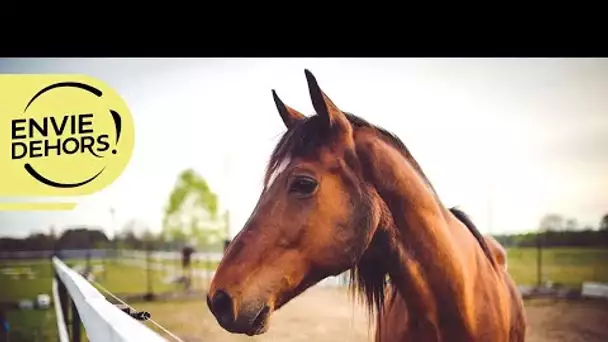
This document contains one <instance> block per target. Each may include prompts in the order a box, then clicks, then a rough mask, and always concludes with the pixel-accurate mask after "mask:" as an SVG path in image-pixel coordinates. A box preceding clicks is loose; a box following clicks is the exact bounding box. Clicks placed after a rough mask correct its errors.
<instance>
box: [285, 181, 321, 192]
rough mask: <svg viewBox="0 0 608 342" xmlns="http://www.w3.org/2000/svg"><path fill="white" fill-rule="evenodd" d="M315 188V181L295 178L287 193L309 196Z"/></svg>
mask: <svg viewBox="0 0 608 342" xmlns="http://www.w3.org/2000/svg"><path fill="white" fill-rule="evenodd" d="M316 188H317V181H316V180H314V179H312V178H310V177H297V178H296V179H295V180H294V181H293V182H291V185H290V186H289V192H297V193H300V194H302V195H309V194H311V193H312V192H313V191H315V189H316Z"/></svg>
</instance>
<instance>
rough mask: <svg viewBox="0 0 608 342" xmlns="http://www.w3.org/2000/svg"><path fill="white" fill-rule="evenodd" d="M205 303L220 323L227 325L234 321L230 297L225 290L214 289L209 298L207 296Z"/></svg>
mask: <svg viewBox="0 0 608 342" xmlns="http://www.w3.org/2000/svg"><path fill="white" fill-rule="evenodd" d="M207 305H208V306H209V309H210V310H211V312H212V313H213V314H214V315H215V316H216V317H217V319H218V320H219V321H220V323H222V324H224V325H229V324H231V323H233V322H234V320H235V317H234V306H233V303H232V298H231V297H230V295H228V294H227V293H226V292H225V291H222V290H219V291H216V292H215V295H213V298H211V299H209V296H207Z"/></svg>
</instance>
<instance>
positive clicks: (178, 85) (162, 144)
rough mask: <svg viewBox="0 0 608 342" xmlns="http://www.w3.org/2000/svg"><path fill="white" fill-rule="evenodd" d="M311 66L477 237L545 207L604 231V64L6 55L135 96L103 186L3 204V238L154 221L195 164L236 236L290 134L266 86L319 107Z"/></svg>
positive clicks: (607, 116)
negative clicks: (64, 208)
mask: <svg viewBox="0 0 608 342" xmlns="http://www.w3.org/2000/svg"><path fill="white" fill-rule="evenodd" d="M304 68H308V69H310V70H311V71H312V72H313V73H314V74H315V76H316V77H317V80H318V81H319V84H320V85H321V88H322V89H323V90H324V91H325V92H326V93H327V94H328V95H329V96H330V97H331V98H332V99H333V100H334V102H335V103H336V104H337V105H338V106H339V107H341V108H342V109H343V110H345V111H350V112H353V113H354V114H356V115H359V116H361V117H363V118H365V119H367V120H368V121H370V122H372V123H374V124H377V125H380V126H382V127H384V128H387V129H388V130H390V131H393V132H394V133H396V134H397V135H398V136H399V137H400V138H401V139H402V140H403V141H404V143H405V144H406V145H407V146H408V147H409V149H410V150H411V151H412V153H413V155H414V157H415V158H416V159H417V160H418V161H419V163H420V164H421V166H422V168H423V169H424V170H425V172H426V174H427V175H428V176H429V178H430V180H431V182H432V183H433V185H434V186H435V188H436V189H437V191H438V192H439V195H440V197H441V198H442V200H443V201H444V203H445V204H446V205H449V206H454V205H458V206H460V207H461V208H463V209H464V210H465V211H467V212H469V214H470V215H471V216H472V218H473V219H474V221H475V222H476V223H477V224H478V226H479V228H480V230H481V231H482V232H485V233H487V232H489V231H491V232H493V233H502V232H519V231H527V230H531V229H535V228H536V227H537V225H538V222H539V220H540V218H541V216H543V215H544V214H546V213H548V212H557V213H560V214H563V215H565V216H566V217H573V218H576V219H577V220H578V221H579V223H581V224H590V225H593V226H597V224H598V222H599V220H600V217H601V216H602V215H603V214H604V213H606V212H608V191H606V189H608V177H606V175H607V174H608V172H607V171H608V96H607V95H608V94H607V92H606V91H607V90H608V60H606V59H354V58H352V59H279V58H276V59H130V60H120V59H59V60H58V59H4V60H0V72H2V73H40V72H44V73H84V74H88V75H90V76H93V77H97V78H99V79H101V80H103V81H105V82H106V83H108V84H109V85H110V86H112V87H113V88H114V89H116V90H117V91H118V92H119V94H121V95H122V96H123V98H124V99H125V101H126V102H127V104H128V105H129V107H130V109H131V112H132V114H133V116H134V120H135V130H136V138H135V150H134V153H133V158H132V160H131V162H130V164H129V166H128V167H127V169H126V170H125V172H124V174H123V175H122V176H121V177H120V178H119V179H118V180H117V181H116V182H115V183H113V184H112V185H111V186H110V187H108V188H107V189H105V190H103V191H102V192H100V193H97V194H94V195H92V196H90V197H87V198H82V199H80V201H79V203H80V204H79V205H78V206H77V208H76V209H75V210H74V211H71V212H33V213H24V212H0V235H15V236H23V235H27V234H29V233H30V232H33V231H46V230H48V229H49V227H50V226H51V225H54V226H55V227H56V228H57V229H58V230H61V229H64V228H65V227H67V226H71V225H78V224H86V225H99V226H103V227H105V229H106V230H107V231H108V232H109V233H110V235H111V231H112V227H122V226H123V225H124V224H125V223H126V222H127V221H128V220H130V219H133V218H134V219H137V220H140V221H142V222H145V223H146V224H148V225H149V226H150V227H151V228H152V229H154V230H157V231H158V230H160V227H161V217H162V211H163V207H164V205H165V203H166V200H167V197H168V195H169V192H170V191H171V189H172V186H173V184H174V182H175V180H176V177H177V174H178V173H179V172H180V171H181V170H183V169H185V168H190V167H191V168H194V169H195V170H196V171H197V172H199V173H200V174H201V175H202V176H203V177H204V178H206V179H207V180H208V181H209V182H210V184H211V187H212V188H213V189H215V191H216V192H218V194H219V195H220V198H221V201H222V204H223V206H224V207H227V208H229V209H230V211H231V221H232V227H231V232H232V235H235V234H236V233H237V232H238V230H240V229H241V227H242V225H243V224H244V223H245V221H246V220H247V218H248V216H249V214H250V213H251V211H252V209H253V207H254V205H255V203H256V201H257V198H258V196H259V194H260V191H261V187H262V175H263V171H264V167H265V165H266V162H267V160H268V157H269V156H270V152H271V150H272V148H273V147H274V144H275V143H276V142H277V141H278V137H279V136H280V134H282V133H283V131H284V127H283V125H282V121H281V119H280V118H279V115H278V113H277V111H276V109H275V106H274V103H273V100H272V96H271V89H273V88H274V89H276V90H277V92H278V94H279V96H281V98H282V99H283V101H284V102H285V103H286V104H288V105H290V106H292V107H294V108H296V109H298V110H300V111H301V112H303V113H306V114H312V113H313V110H312V104H311V102H310V98H309V95H308V89H307V85H306V80H305V77H304ZM491 198H492V200H491ZM3 200H4V201H6V200H9V199H6V198H5V199H3ZM490 203H492V204H491V205H490ZM111 206H112V207H114V208H115V209H116V220H115V223H112V220H111V215H110V209H109V208H110V207H111Z"/></svg>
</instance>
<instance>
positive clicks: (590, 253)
mask: <svg viewBox="0 0 608 342" xmlns="http://www.w3.org/2000/svg"><path fill="white" fill-rule="evenodd" d="M508 254H509V255H508V258H509V272H510V273H511V275H512V276H513V278H514V279H515V280H516V282H517V283H518V284H535V283H536V279H537V275H536V272H537V271H536V249H534V248H517V249H510V250H508ZM76 264H80V265H84V264H85V261H84V260H70V261H69V262H68V265H70V266H73V265H76ZM92 264H93V265H96V264H101V262H100V261H93V262H92ZM163 264H165V265H167V266H175V267H172V268H173V269H174V270H179V268H180V267H179V260H175V261H165V262H163ZM207 265H208V264H207V263H206V262H198V263H196V262H195V263H194V264H193V267H196V268H199V269H205V268H207V267H206V266H207ZM104 267H105V272H98V273H97V274H96V280H97V281H98V282H99V283H100V284H102V285H103V286H104V287H106V288H107V289H109V290H110V291H112V292H114V293H116V294H129V293H144V292H146V276H147V273H146V271H145V269H143V268H141V267H138V266H131V265H125V264H120V263H113V262H112V261H106V262H105V263H104ZM6 268H12V269H13V270H15V269H21V270H22V271H23V270H25V269H29V271H31V273H32V274H34V276H32V277H31V279H30V276H28V275H27V274H28V273H27V272H21V273H22V275H21V276H16V275H14V274H11V273H10V272H8V273H7V274H5V272H3V271H4V270H5V269H6ZM52 276H53V271H52V268H51V265H50V263H49V262H48V261H21V262H0V289H1V290H0V302H3V301H15V300H19V299H34V298H35V296H36V295H38V294H39V293H47V294H50V293H51V283H52ZM151 276H152V286H153V290H154V292H156V293H159V292H165V291H175V290H180V289H181V287H180V286H179V285H175V284H169V283H167V281H166V278H167V276H168V273H167V272H165V271H152V272H151ZM543 277H544V278H545V279H548V280H551V281H554V282H560V283H564V284H567V285H570V286H579V285H580V284H581V283H582V282H583V281H600V282H607V283H608V250H596V249H577V248H554V249H546V250H543ZM193 286H194V288H204V287H205V286H206V281H204V280H195V281H194V283H193ZM322 296H323V295H322ZM305 298H306V297H305ZM323 300H324V299H321V302H323ZM309 302H310V303H313V304H310V303H309V304H310V305H314V303H315V301H314V300H312V297H311V299H310V301H309ZM529 303H532V304H529V305H528V306H530V305H532V306H534V305H536V304H534V303H535V302H529ZM309 304H306V303H304V304H302V305H304V306H306V305H309ZM336 305H337V304H336ZM560 305H561V306H560V310H562V309H563V310H564V311H568V310H567V309H566V307H565V306H564V305H565V304H560ZM135 306H136V307H137V308H138V309H150V311H151V312H152V315H153V317H154V319H155V320H157V321H158V322H161V323H163V322H164V321H165V322H166V323H167V324H168V327H169V328H170V329H172V328H173V329H176V331H183V334H184V337H186V338H187V339H186V340H192V341H197V340H198V339H197V338H196V336H195V335H198V334H202V333H203V331H202V330H200V329H203V327H204V326H205V324H208V325H209V327H210V328H209V329H215V328H211V327H215V326H216V324H215V323H214V321H213V320H209V322H210V323H202V321H201V324H203V327H200V326H199V327H198V328H196V327H195V326H196V323H192V324H193V326H192V327H190V323H189V324H186V325H184V322H192V321H193V319H196V320H199V319H200V317H202V316H201V315H203V316H204V315H207V314H208V312H207V309H206V305H205V303H204V301H202V300H201V301H200V302H194V303H192V302H179V303H141V304H138V305H135ZM537 306H538V305H537ZM298 307H299V306H297V305H296V306H294V309H293V310H295V312H294V313H293V314H285V315H288V316H289V317H292V318H290V319H292V320H293V321H294V322H302V323H303V322H305V321H306V320H307V319H305V318H303V316H298V315H297V310H299V309H298ZM324 307H326V306H324ZM302 310H304V309H302ZM529 310H536V311H534V312H541V311H542V310H549V309H542V310H541V309H538V308H537V309H534V308H531V309H529ZM573 310H574V309H573ZM580 310H583V309H580ZM286 312H290V311H289V310H287V311H286ZM302 312H303V311H302ZM543 312H544V311H543ZM548 312H550V311H548ZM349 313H352V309H351V311H349ZM188 315H190V316H189V317H186V316H188ZM332 315H333V314H332ZM336 315H337V314H336ZM204 317H206V316H204ZM277 317H280V316H277ZM332 317H333V316H332ZM348 317H351V316H348ZM8 318H9V321H10V322H11V326H12V331H13V333H12V334H11V336H12V337H13V338H12V339H11V342H15V341H24V342H28V341H54V337H55V336H56V323H55V315H54V312H53V310H52V309H50V310H28V311H17V310H11V311H9V312H8ZM334 318H335V317H334ZM334 318H331V319H334ZM205 319H207V320H208V318H205ZM279 319H280V318H277V320H279ZM328 319H329V321H328V323H331V319H330V317H326V318H325V321H327V320H328ZM336 319H337V318H336ZM163 324H164V323H163ZM289 324H291V323H289ZM289 324H287V326H290V325H289ZM294 324H295V323H294ZM311 324H312V323H311ZM315 324H317V323H315ZM319 324H321V323H319ZM539 324H540V323H539ZM543 324H544V323H543ZM604 325H605V326H606V327H608V319H607V320H605V322H604ZM332 326H333V323H332V324H330V326H324V325H322V324H321V325H319V327H318V328H315V329H316V330H315V329H312V328H310V327H307V328H306V329H307V330H311V329H312V330H311V331H313V330H314V331H318V333H319V334H321V333H322V331H324V330H323V329H326V330H327V329H329V330H331V329H334V328H332ZM336 326H338V325H336ZM293 328H294V329H301V327H300V328H298V327H297V326H293ZM189 329H192V331H190V330H189ZM197 329H198V330H197ZM345 329H346V328H345ZM539 329H540V328H538V329H537V330H535V331H536V332H537V333H539V331H541V332H542V329H541V330H539ZM329 330H327V331H329ZM353 331H354V330H353ZM286 333H287V332H286ZM218 334H219V333H218ZM539 334H540V333H539ZM218 336H224V335H221V334H220V335H218ZM271 336H275V335H272V334H271V335H268V336H267V338H262V339H258V340H263V341H268V340H270V341H272V340H277V341H278V340H281V341H283V339H281V338H279V337H278V336H277V338H276V339H269V338H270V337H271ZM602 336H603V335H602ZM188 338H190V339H188ZM231 338H236V337H231ZM311 338H312V337H308V340H310V339H311ZM201 340H202V341H213V339H212V338H211V339H201ZM302 340H306V338H303V339H302ZM312 340H317V339H316V338H312ZM348 340H351V339H348ZM352 340H353V341H356V340H357V339H356V338H354V339H352ZM541 340H542V339H541ZM541 340H539V341H541ZM607 340H608V339H607ZM227 341H238V339H230V340H227ZM290 341H295V340H294V339H291V340H290ZM590 341H591V340H590Z"/></svg>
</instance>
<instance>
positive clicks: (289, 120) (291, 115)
mask: <svg viewBox="0 0 608 342" xmlns="http://www.w3.org/2000/svg"><path fill="white" fill-rule="evenodd" d="M272 97H273V98H274V104H275V105H276V106H277V109H278V110H279V115H281V119H283V123H284V124H285V126H286V127H287V129H289V128H291V127H293V125H295V124H296V122H298V121H300V120H303V119H304V118H306V117H305V116H304V114H302V113H300V112H298V111H297V110H295V109H293V108H291V107H289V106H287V105H286V104H284V103H283V101H281V99H280V98H279V96H278V95H277V92H276V91H275V90H274V89H273V90H272Z"/></svg>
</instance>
